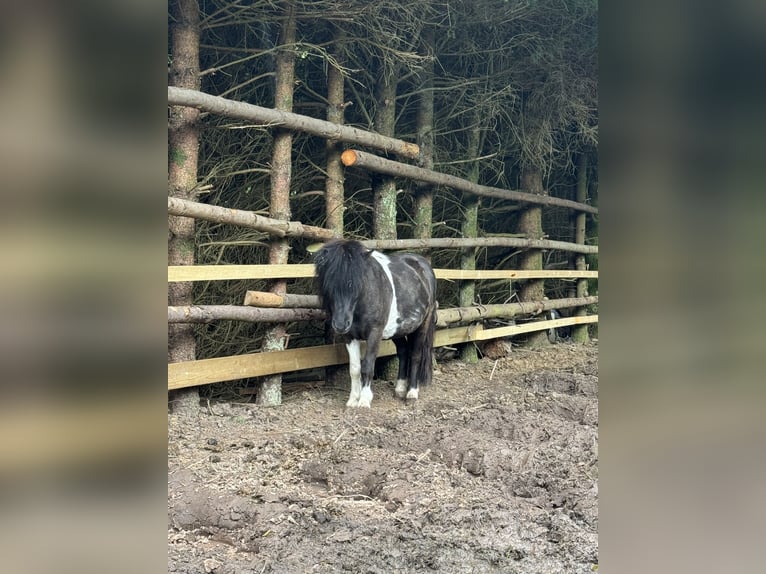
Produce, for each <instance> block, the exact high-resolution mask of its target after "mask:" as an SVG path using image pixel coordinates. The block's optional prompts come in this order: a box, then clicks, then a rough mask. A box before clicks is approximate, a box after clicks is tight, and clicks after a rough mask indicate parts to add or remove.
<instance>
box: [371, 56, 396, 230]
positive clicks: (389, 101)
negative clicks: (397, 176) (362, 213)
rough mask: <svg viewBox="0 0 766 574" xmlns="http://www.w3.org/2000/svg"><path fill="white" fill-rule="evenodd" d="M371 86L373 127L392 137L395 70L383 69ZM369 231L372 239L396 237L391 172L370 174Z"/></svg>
mask: <svg viewBox="0 0 766 574" xmlns="http://www.w3.org/2000/svg"><path fill="white" fill-rule="evenodd" d="M381 68H383V70H384V71H382V72H381V75H380V77H379V78H378V83H377V86H376V89H375V96H376V97H375V99H376V103H377V107H376V109H375V120H374V121H375V131H376V132H378V133H379V134H381V135H384V136H389V137H393V136H394V131H395V124H396V82H397V78H396V73H395V72H393V71H390V70H386V69H385V66H383V65H381ZM372 193H373V235H374V237H375V238H376V239H396V181H395V180H394V178H393V176H390V175H383V176H381V175H379V174H373V177H372Z"/></svg>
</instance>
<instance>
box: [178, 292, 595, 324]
mask: <svg viewBox="0 0 766 574" xmlns="http://www.w3.org/2000/svg"><path fill="white" fill-rule="evenodd" d="M304 297H308V296H307V295H306V296H304ZM316 299H317V300H316V301H311V303H312V304H313V306H312V307H311V308H300V307H249V306H239V305H187V306H181V307H168V323H211V322H213V321H230V320H235V321H249V322H253V323H283V322H294V321H311V320H317V319H326V318H327V316H326V314H325V312H324V311H323V310H321V309H318V308H317V307H318V297H317V298H316ZM595 303H598V297H595V296H594V297H573V298H569V299H545V300H543V301H522V302H519V303H505V304H499V305H481V306H474V307H452V308H449V309H439V310H438V311H437V312H436V318H437V323H436V324H437V326H439V327H446V326H447V325H449V324H452V323H466V322H470V321H479V320H483V319H496V318H504V319H510V318H513V317H515V316H517V315H539V314H540V313H543V312H544V311H550V310H552V309H571V308H572V307H584V306H586V305H592V304H595Z"/></svg>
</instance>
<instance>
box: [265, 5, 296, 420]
mask: <svg viewBox="0 0 766 574" xmlns="http://www.w3.org/2000/svg"><path fill="white" fill-rule="evenodd" d="M295 27H296V26H295V5H294V4H293V2H292V0H291V1H289V2H287V14H286V19H285V21H284V23H283V24H282V31H281V33H280V41H279V44H280V47H279V48H278V50H277V55H276V76H275V78H276V86H275V88H274V107H275V108H276V109H277V110H281V111H285V112H290V111H292V109H293V86H294V84H295ZM292 145H293V136H292V132H290V131H288V130H282V129H279V130H275V132H274V149H273V154H272V160H271V196H270V204H269V216H270V217H272V218H274V219H282V220H285V221H289V220H290V179H291V175H292ZM289 251H290V243H289V240H287V239H275V240H273V241H272V242H271V244H270V246H269V263H270V264H272V265H280V264H284V263H287V256H288V253H289ZM286 291H287V281H286V280H284V279H281V280H278V281H275V282H274V283H273V285H272V287H271V292H272V293H276V294H278V295H281V294H284V293H285V292H286ZM286 338H287V327H286V325H284V324H281V325H276V326H274V327H273V328H271V329H269V331H268V332H267V333H266V335H265V336H264V340H263V350H264V351H281V350H282V349H284V348H285V342H286ZM256 402H257V403H258V404H259V405H262V406H276V405H279V404H281V403H282V375H281V374H277V375H272V376H269V377H264V378H263V380H262V382H261V386H260V388H259V389H258V397H257V399H256Z"/></svg>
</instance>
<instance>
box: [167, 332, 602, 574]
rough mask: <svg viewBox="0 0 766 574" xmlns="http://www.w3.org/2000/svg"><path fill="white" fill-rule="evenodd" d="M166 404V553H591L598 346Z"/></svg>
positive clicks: (386, 569)
mask: <svg viewBox="0 0 766 574" xmlns="http://www.w3.org/2000/svg"><path fill="white" fill-rule="evenodd" d="M373 390H374V393H375V398H374V399H373V402H372V408H371V409H347V408H346V407H345V404H346V400H347V398H348V392H347V391H346V390H343V389H332V388H323V387H319V388H315V389H308V390H302V391H298V392H294V393H286V395H285V396H284V399H283V404H282V405H281V406H279V407H276V408H262V407H257V406H255V405H252V404H231V403H221V402H217V403H210V404H209V405H208V406H204V407H203V408H202V410H201V413H200V414H199V416H194V417H191V418H189V417H182V416H180V415H174V414H170V415H168V571H169V572H188V573H216V574H234V573H242V574H245V573H248V574H249V573H265V572H274V573H284V574H292V573H296V574H297V573H301V574H302V573H307V572H359V573H381V574H383V573H385V574H390V573H395V572H403V573H404V572H406V573H417V572H435V571H439V572H447V573H463V572H465V573H468V572H473V573H483V572H508V573H519V574H526V573H540V574H542V573H545V574H554V573H567V574H572V573H580V572H583V573H584V572H592V571H595V570H597V568H598V566H597V564H598V534H597V533H598V346H597V344H596V343H590V344H588V345H584V346H583V345H573V344H568V343H559V344H556V345H551V346H550V347H546V348H544V349H541V350H524V349H518V348H514V349H513V351H512V352H511V354H510V355H509V356H507V357H504V358H501V359H498V360H496V361H495V360H490V359H486V358H485V359H483V360H481V361H480V362H479V363H478V364H475V365H466V364H463V363H461V362H459V361H448V362H442V363H440V364H439V366H438V367H437V370H436V372H435V374H434V382H433V384H432V385H431V386H429V387H425V388H422V389H421V392H420V400H419V401H418V402H417V403H416V404H414V405H410V404H405V403H403V402H402V401H400V400H398V399H395V398H394V397H393V384H392V383H389V382H386V381H375V383H374V385H373Z"/></svg>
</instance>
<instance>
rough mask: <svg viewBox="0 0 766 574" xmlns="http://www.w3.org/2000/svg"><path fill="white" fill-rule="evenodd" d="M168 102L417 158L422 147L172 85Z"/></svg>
mask: <svg viewBox="0 0 766 574" xmlns="http://www.w3.org/2000/svg"><path fill="white" fill-rule="evenodd" d="M168 103H169V104H171V105H178V106H189V107H192V108H197V109H199V110H204V111H206V112H212V113H215V114H219V115H222V116H226V117H229V118H238V119H242V120H248V121H251V122H257V123H259V124H262V125H265V126H281V127H284V128H287V129H290V130H294V131H303V132H306V133H308V134H312V135H315V136H319V137H322V138H324V139H327V140H331V141H342V142H346V143H351V144H357V145H363V146H366V147H371V148H374V149H377V150H380V151H382V152H388V153H393V154H396V155H398V156H400V157H406V158H410V159H415V158H416V157H417V156H418V154H419V153H420V148H419V147H418V146H417V145H416V144H414V143H409V142H405V141H402V140H399V139H396V138H391V137H386V136H382V135H380V134H376V133H372V132H367V131H364V130H360V129H359V128H354V127H351V126H343V125H338V124H334V123H331V122H328V121H325V120H319V119H316V118H310V117H308V116H303V115H300V114H295V113H292V112H281V111H278V110H273V109H271V108H263V107H261V106H256V105H253V104H246V103H244V102H237V101H234V100H227V99H226V98H221V97H219V96H212V95H210V94H205V93H203V92H199V91H196V90H186V89H182V88H173V87H168Z"/></svg>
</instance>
